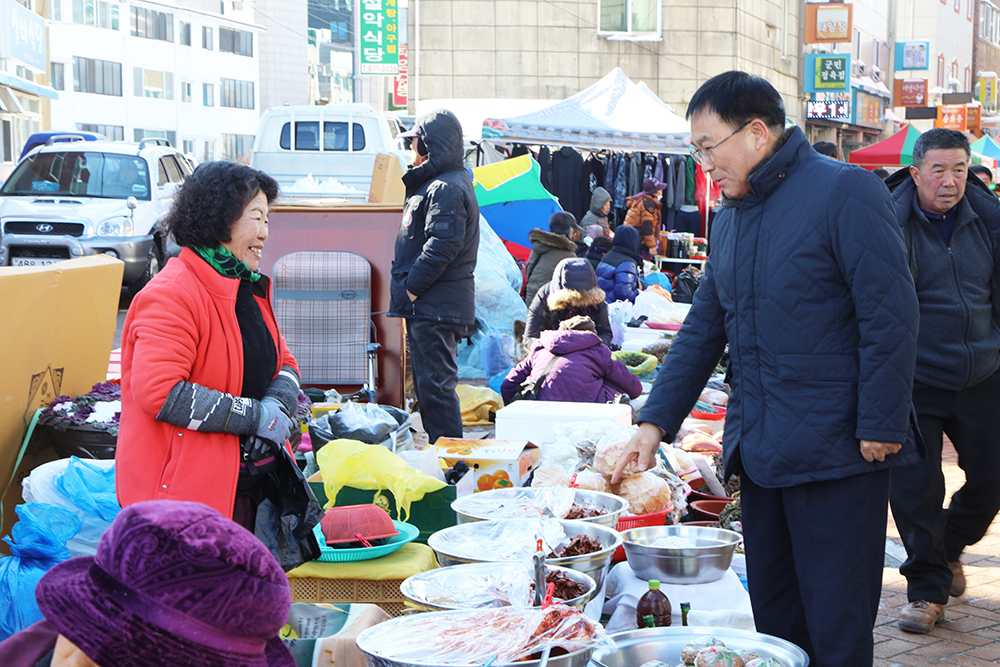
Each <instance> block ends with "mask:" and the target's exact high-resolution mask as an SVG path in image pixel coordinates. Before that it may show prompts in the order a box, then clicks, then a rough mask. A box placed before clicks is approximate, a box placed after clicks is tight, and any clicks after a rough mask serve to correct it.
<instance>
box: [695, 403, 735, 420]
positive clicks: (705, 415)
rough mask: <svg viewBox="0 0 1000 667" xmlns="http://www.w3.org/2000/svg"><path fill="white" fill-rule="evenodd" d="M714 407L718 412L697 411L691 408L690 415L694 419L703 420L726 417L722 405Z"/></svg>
mask: <svg viewBox="0 0 1000 667" xmlns="http://www.w3.org/2000/svg"><path fill="white" fill-rule="evenodd" d="M715 409H716V410H718V412H698V411H697V410H692V411H691V416H692V417H694V418H695V419H704V420H705V421H716V420H719V419H725V418H726V409H725V408H724V407H722V406H721V405H717V406H715Z"/></svg>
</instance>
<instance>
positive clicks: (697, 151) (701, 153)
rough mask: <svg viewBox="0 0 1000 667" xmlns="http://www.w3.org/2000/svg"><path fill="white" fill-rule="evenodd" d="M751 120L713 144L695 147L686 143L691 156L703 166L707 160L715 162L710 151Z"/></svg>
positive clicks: (749, 121)
mask: <svg viewBox="0 0 1000 667" xmlns="http://www.w3.org/2000/svg"><path fill="white" fill-rule="evenodd" d="M752 122H753V121H752V120H748V121H747V122H745V123H743V124H742V125H740V126H739V127H738V128H736V129H735V130H733V132H732V134H730V135H729V136H727V137H726V138H725V139H723V140H722V141H720V142H718V143H716V144H715V145H714V146H707V147H705V148H695V145H694V144H688V148H689V149H690V150H691V157H693V158H694V161H695V162H697V163H698V164H700V165H702V166H704V165H705V164H707V163H708V162H711V163H712V164H715V156H714V155H712V151H714V150H715V149H716V148H718V147H719V146H721V145H722V144H724V143H725V142H726V140H727V139H729V137H732V136H733V135H735V134H738V133H739V132H740V130H742V129H743V128H744V127H746V126H747V125H749V124H750V123H752Z"/></svg>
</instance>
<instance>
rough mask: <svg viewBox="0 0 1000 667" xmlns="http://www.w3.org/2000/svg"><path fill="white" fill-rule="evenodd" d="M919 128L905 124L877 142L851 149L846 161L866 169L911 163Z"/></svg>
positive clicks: (902, 165) (903, 165)
mask: <svg viewBox="0 0 1000 667" xmlns="http://www.w3.org/2000/svg"><path fill="white" fill-rule="evenodd" d="M919 136H920V130H918V129H917V128H915V127H913V125H912V124H910V125H907V126H906V127H904V128H903V129H902V130H900V131H899V132H897V133H896V134H894V135H892V136H891V137H889V138H888V139H884V140H882V141H880V142H878V143H877V144H872V145H871V146H865V147H864V148H859V149H857V150H854V151H851V153H850V155H848V156H847V161H848V162H850V163H851V164H856V165H860V166H862V167H865V168H867V169H874V168H875V167H905V166H907V165H911V164H913V144H914V143H915V142H916V141H917V137H919Z"/></svg>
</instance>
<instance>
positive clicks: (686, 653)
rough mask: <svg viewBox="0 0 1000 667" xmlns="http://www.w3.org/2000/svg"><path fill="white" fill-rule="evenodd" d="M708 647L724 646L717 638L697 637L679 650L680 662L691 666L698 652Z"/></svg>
mask: <svg viewBox="0 0 1000 667" xmlns="http://www.w3.org/2000/svg"><path fill="white" fill-rule="evenodd" d="M708 646H725V644H723V643H722V640H721V639H718V638H717V637H699V638H698V639H695V640H694V641H692V642H691V643H690V644H688V645H687V646H685V647H684V648H682V649H681V660H683V661H684V664H685V665H693V664H694V659H695V658H697V657H698V651H700V650H702V649H703V648H706V647H708Z"/></svg>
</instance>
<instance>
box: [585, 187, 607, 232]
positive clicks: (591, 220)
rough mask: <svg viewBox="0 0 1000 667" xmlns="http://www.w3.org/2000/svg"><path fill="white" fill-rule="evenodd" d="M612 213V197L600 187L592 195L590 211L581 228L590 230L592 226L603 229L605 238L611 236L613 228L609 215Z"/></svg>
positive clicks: (586, 214)
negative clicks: (609, 221)
mask: <svg viewBox="0 0 1000 667" xmlns="http://www.w3.org/2000/svg"><path fill="white" fill-rule="evenodd" d="M610 211H611V195H610V194H608V191H607V190H605V189H604V188H602V187H600V186H598V187H596V188H594V192H593V193H591V195H590V209H589V210H588V211H587V212H586V213H585V214H584V216H583V220H581V221H580V226H581V227H583V228H584V229H586V230H588V231H589V230H590V226H591V225H597V226H598V227H600V228H601V231H602V232H603V235H604V236H611V226H610V225H609V224H608V213H609V212H610Z"/></svg>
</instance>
